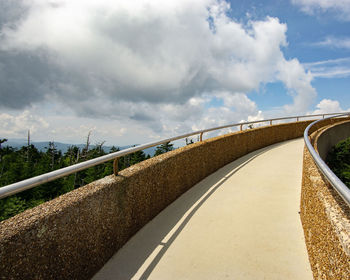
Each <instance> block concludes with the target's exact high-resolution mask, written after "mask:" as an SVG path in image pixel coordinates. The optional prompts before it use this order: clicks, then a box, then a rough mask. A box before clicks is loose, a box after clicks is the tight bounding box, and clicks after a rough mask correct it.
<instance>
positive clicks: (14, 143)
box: [2, 139, 156, 156]
mask: <svg viewBox="0 0 350 280" xmlns="http://www.w3.org/2000/svg"><path fill="white" fill-rule="evenodd" d="M31 144H33V145H34V146H35V147H36V148H37V149H38V150H40V151H44V150H46V147H48V146H49V141H46V142H31ZM26 145H27V140H26V139H8V141H7V142H5V143H4V144H2V146H11V147H13V148H17V149H19V148H21V147H23V146H26ZM72 145H73V146H77V147H79V148H84V147H85V144H66V143H61V142H55V146H56V148H57V150H61V151H62V153H63V154H64V153H65V152H67V150H68V148H69V147H70V146H72ZM90 147H91V148H93V147H95V145H90ZM116 147H118V148H119V149H120V150H124V149H127V148H130V147H132V145H130V146H116ZM111 148H112V146H103V149H104V150H105V152H107V153H108V152H109V151H110V149H111ZM155 151H156V147H152V148H148V149H146V150H144V152H145V154H146V155H150V156H153V155H154V153H155Z"/></svg>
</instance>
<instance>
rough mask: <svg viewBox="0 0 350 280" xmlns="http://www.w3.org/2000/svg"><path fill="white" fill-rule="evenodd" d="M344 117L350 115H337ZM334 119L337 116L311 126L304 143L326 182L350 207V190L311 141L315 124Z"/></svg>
mask: <svg viewBox="0 0 350 280" xmlns="http://www.w3.org/2000/svg"><path fill="white" fill-rule="evenodd" d="M344 116H350V114H349V113H345V114H344V113H343V114H341V115H337V116H336V117H344ZM334 117H335V116H332V117H328V118H325V119H321V120H317V121H314V122H312V123H311V124H309V125H308V126H307V128H306V129H305V131H304V141H305V145H306V147H307V149H308V150H309V152H310V155H311V156H312V158H313V159H314V162H315V163H316V165H317V167H318V169H319V170H320V171H321V172H322V174H323V175H324V176H325V178H326V180H327V181H328V182H329V183H330V184H331V185H332V187H333V188H334V189H335V190H336V191H337V192H338V193H339V195H340V196H341V198H342V199H343V200H344V201H345V202H346V203H347V205H348V206H350V189H349V188H348V187H347V186H346V185H345V184H344V183H343V182H342V181H341V180H340V179H339V178H338V177H337V175H335V174H334V173H333V171H332V170H331V169H330V168H329V167H328V165H327V164H326V163H325V162H324V161H323V160H322V158H321V157H320V155H319V154H318V153H317V152H316V150H315V148H314V147H313V146H312V144H311V142H310V139H309V130H310V128H311V127H312V126H314V125H315V124H317V123H319V122H321V121H323V120H327V119H331V118H334Z"/></svg>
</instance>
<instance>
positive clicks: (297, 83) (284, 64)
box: [278, 59, 316, 115]
mask: <svg viewBox="0 0 350 280" xmlns="http://www.w3.org/2000/svg"><path fill="white" fill-rule="evenodd" d="M279 67H280V71H279V74H278V76H279V79H280V80H281V81H282V82H283V83H284V84H285V85H286V87H287V88H288V90H289V93H290V95H291V96H292V97H293V104H289V105H285V106H284V109H285V112H286V113H287V114H288V115H289V114H298V113H300V112H305V111H306V110H307V109H308V107H309V106H310V104H311V103H312V101H313V100H314V98H315V97H316V90H315V89H314V88H313V87H312V86H311V80H312V75H311V73H310V72H308V73H305V70H304V67H303V66H302V65H301V64H300V63H299V61H298V60H296V59H292V60H289V61H286V60H282V61H281V63H280V65H279Z"/></svg>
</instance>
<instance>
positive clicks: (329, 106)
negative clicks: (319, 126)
mask: <svg viewBox="0 0 350 280" xmlns="http://www.w3.org/2000/svg"><path fill="white" fill-rule="evenodd" d="M316 108H317V109H316V110H315V111H313V112H312V114H327V113H340V112H345V111H344V110H343V109H342V108H341V107H340V104H339V102H338V101H337V100H331V99H323V100H321V101H320V103H318V104H317V105H316Z"/></svg>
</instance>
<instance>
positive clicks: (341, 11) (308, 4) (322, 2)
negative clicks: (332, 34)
mask: <svg viewBox="0 0 350 280" xmlns="http://www.w3.org/2000/svg"><path fill="white" fill-rule="evenodd" d="M291 1H292V3H293V4H295V5H297V6H300V8H301V10H302V11H303V12H305V13H307V14H311V15H313V14H315V13H320V12H326V11H332V12H336V13H337V17H339V18H340V19H342V20H350V1H349V0H291Z"/></svg>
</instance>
